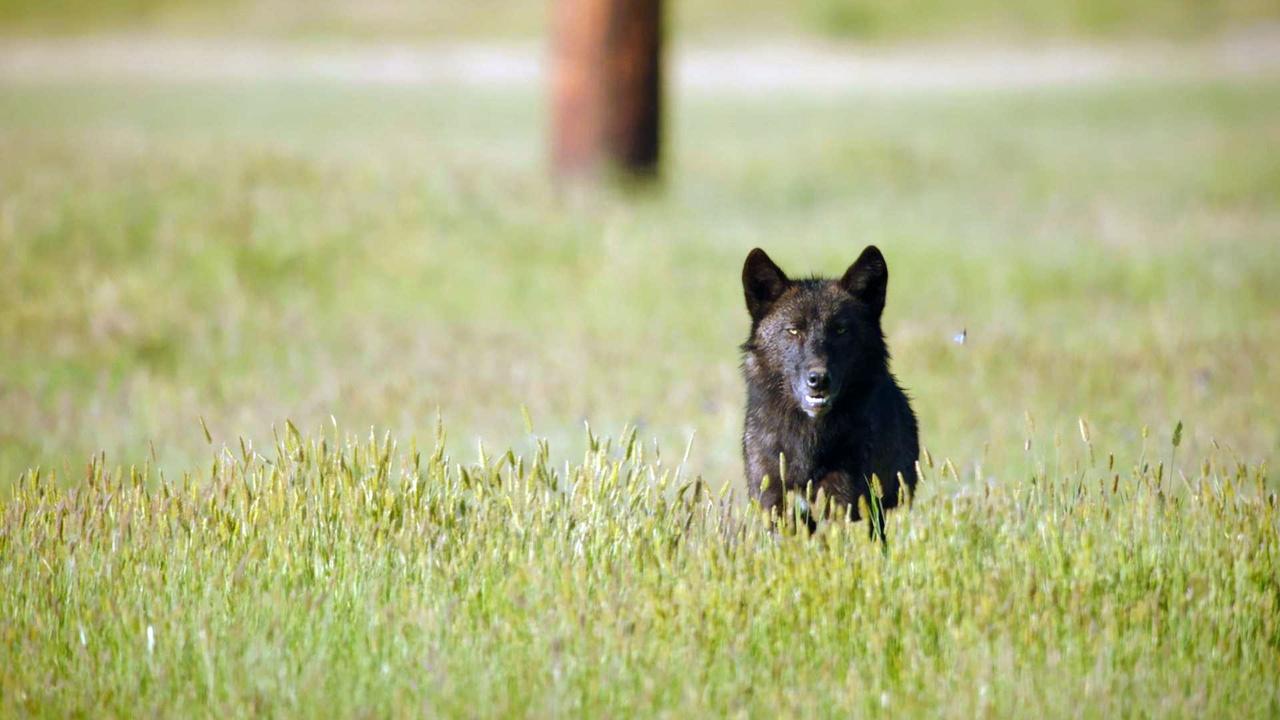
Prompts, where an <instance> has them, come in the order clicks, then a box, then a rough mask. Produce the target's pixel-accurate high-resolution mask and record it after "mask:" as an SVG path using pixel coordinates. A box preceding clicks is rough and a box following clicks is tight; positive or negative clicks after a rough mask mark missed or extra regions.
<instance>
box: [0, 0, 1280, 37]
mask: <svg viewBox="0 0 1280 720" xmlns="http://www.w3.org/2000/svg"><path fill="white" fill-rule="evenodd" d="M550 7H552V5H551V3H549V2H541V1H538V2H530V1H529V0H470V1H469V2H451V1H450V0H379V1H378V2H360V1H359V0H48V1H46V2H33V1H32V0H0V36H4V35H25V34H32V33H35V34H43V33H60V34H77V33H85V32H102V31H108V32H118V31H127V32H157V31H158V32H164V33H182V34H196V35H208V34H227V33H235V34H248V35H258V36H270V37H282V36H283V37H295V38H298V37H309V38H316V37H328V38H333V37H344V38H378V39H387V38H389V37H395V38H399V39H402V40H413V39H424V38H446V39H456V38H459V37H469V38H493V37H505V38H530V37H539V36H541V34H542V33H543V32H544V31H545V30H546V28H547V26H548V25H549V16H550V11H549V8H550ZM666 13H667V17H668V19H669V22H670V29H671V31H672V33H673V35H674V36H675V37H677V38H681V39H689V38H703V39H706V38H721V39H723V38H732V37H741V36H742V35H743V34H748V35H760V36H769V37H776V36H777V35H778V34H779V33H783V34H787V35H814V34H816V35H821V36H826V37H836V38H855V39H859V40H864V41H886V40H887V41H893V40H902V39H925V38H930V39H936V38H948V39H952V38H962V39H963V38H975V37H981V38H990V37H992V36H998V37H1002V38H1005V39H1006V40H1008V39H1015V40H1020V41H1026V40H1027V39H1030V38H1039V39H1044V38H1056V39H1064V38H1076V39H1079V38H1115V37H1133V38H1147V39H1150V38H1162V39H1172V40H1188V39H1195V38H1203V37H1205V36H1211V35H1213V34H1215V33H1219V32H1222V31H1230V30H1234V29H1239V28H1242V27H1246V26H1248V25H1249V24H1251V23H1257V22H1267V21H1270V22H1275V21H1276V20H1278V19H1280V7H1277V5H1276V3H1275V2H1273V1H1272V0H1215V1H1214V2H1203V1H1202V0H1124V1H1123V2H1113V1H1112V0H1023V1H1022V2H1019V3H1004V2H998V1H997V0H912V1H911V2H901V1H900V0H682V1H681V2H668V3H667V4H666Z"/></svg>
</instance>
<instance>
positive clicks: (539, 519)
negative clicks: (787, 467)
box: [0, 423, 1280, 718]
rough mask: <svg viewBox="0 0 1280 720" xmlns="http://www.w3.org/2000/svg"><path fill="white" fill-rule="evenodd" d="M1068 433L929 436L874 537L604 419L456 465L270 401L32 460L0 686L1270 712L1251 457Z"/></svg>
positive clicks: (525, 710) (208, 703) (107, 695)
mask: <svg viewBox="0 0 1280 720" xmlns="http://www.w3.org/2000/svg"><path fill="white" fill-rule="evenodd" d="M1081 433H1082V435H1083V438H1084V440H1085V441H1086V443H1087V445H1086V444H1081V442H1080V441H1079V440H1076V441H1075V442H1074V443H1073V447H1071V448H1068V449H1067V455H1069V456H1070V457H1072V458H1073V460H1072V461H1071V463H1070V467H1068V466H1066V465H1063V466H1060V467H1056V468H1049V467H1047V463H1046V462H1045V461H1046V456H1045V454H1043V453H1040V452H1038V451H1036V450H1034V449H1032V450H1030V451H1028V453H1027V467H1028V470H1027V471H1026V473H1025V474H1024V475H1021V476H1020V477H1019V481H1018V482H1006V483H993V482H988V481H986V480H985V479H984V478H981V477H966V476H964V475H961V474H960V473H959V472H958V471H957V470H956V468H955V467H954V466H953V465H952V464H950V463H943V464H942V465H941V466H939V467H933V462H932V460H931V459H930V458H928V457H926V458H925V459H924V461H923V464H922V465H923V466H922V469H923V471H924V476H925V477H924V480H923V483H922V486H921V488H922V492H921V493H920V496H919V498H918V499H917V501H916V502H915V504H914V507H912V508H911V509H910V510H908V511H901V512H895V513H892V514H891V516H890V522H889V526H888V544H887V546H886V548H885V551H884V552H881V549H880V548H879V547H878V546H877V544H876V543H875V542H874V541H871V540H869V539H868V537H867V533H866V531H865V529H864V528H863V527H862V525H861V524H857V525H848V524H845V523H843V522H833V523H828V524H826V525H825V526H823V527H822V528H821V529H820V530H819V532H818V533H817V534H816V535H815V536H812V537H810V536H808V535H807V534H801V535H793V534H790V533H788V532H786V531H785V527H786V526H785V525H784V526H781V527H783V528H784V530H783V531H779V532H771V531H770V530H769V527H768V523H766V522H765V521H764V519H763V518H761V517H760V516H759V514H758V512H756V511H755V510H754V509H752V508H751V507H750V506H746V505H743V504H741V503H739V502H734V501H733V496H734V495H735V494H736V490H735V488H734V487H733V485H734V483H733V482H731V481H726V482H724V483H723V484H722V485H720V486H717V485H715V484H711V483H708V482H706V481H705V480H704V479H703V478H701V477H698V476H696V474H695V473H694V472H693V470H692V469H691V468H689V467H687V466H684V465H683V464H682V463H681V462H679V460H678V458H672V457H670V456H665V457H664V456H661V455H660V454H659V453H658V452H657V450H656V448H652V447H649V446H648V445H647V444H646V443H645V442H643V441H642V440H641V439H639V438H638V437H637V435H636V434H635V433H634V432H631V433H629V434H627V435H626V436H624V437H622V438H621V439H620V440H619V441H617V442H611V441H609V440H606V439H601V438H599V437H595V436H593V435H588V439H587V449H586V451H585V453H584V455H583V457H582V458H581V459H580V460H578V461H576V462H565V463H558V462H556V461H554V460H553V459H552V458H553V457H554V456H555V455H554V453H553V452H552V450H551V449H550V447H549V446H548V445H547V443H546V441H545V440H541V439H536V438H535V439H531V440H530V441H529V445H528V446H527V447H526V448H524V449H523V451H522V452H520V453H517V452H516V451H513V450H486V449H485V448H483V447H481V448H479V449H478V451H477V453H478V457H477V458H476V459H475V460H472V461H464V460H460V459H457V458H453V457H450V456H449V455H448V454H447V453H446V452H445V450H444V448H445V444H444V442H443V437H442V434H443V429H439V430H438V431H437V437H436V440H435V442H434V443H433V444H432V446H431V447H423V448H418V447H415V446H413V444H412V443H410V444H408V445H407V446H402V445H399V444H398V443H397V441H396V440H394V439H392V438H391V437H390V436H386V435H384V436H376V435H370V436H369V437H367V438H364V439H360V438H357V437H354V436H343V435H340V434H339V433H338V432H337V429H336V428H334V429H333V430H330V431H326V432H320V433H317V434H314V435H303V434H302V433H300V432H299V431H297V430H296V429H295V428H294V427H293V425H292V424H288V425H286V426H285V427H284V428H282V430H281V431H280V432H279V433H278V434H277V437H276V439H275V441H274V444H273V445H272V446H271V447H268V448H263V449H257V448H254V447H251V446H249V445H247V444H245V443H243V442H241V443H237V444H235V445H232V446H230V447H224V448H222V449H221V450H219V451H218V452H217V454H216V455H215V456H214V459H213V461H212V463H211V464H210V466H209V467H208V468H207V469H206V470H203V471H199V472H197V473H194V474H184V475H183V476H182V477H173V476H168V477H166V476H164V475H163V473H157V472H156V471H155V470H153V469H151V468H148V467H146V466H145V465H144V466H143V467H140V468H139V467H131V468H127V469H125V468H116V469H114V470H112V469H109V468H107V467H105V466H104V465H103V463H102V462H101V461H100V460H94V461H91V462H90V463H89V464H88V466H87V467H86V468H85V469H84V470H83V472H82V473H79V474H78V476H77V477H75V478H55V477H52V476H50V475H48V474H40V473H30V474H27V475H25V476H24V477H23V478H22V479H21V480H20V481H19V482H18V483H17V485H16V487H14V488H12V490H13V492H12V493H11V494H10V495H8V496H7V497H6V498H5V499H4V500H3V504H0V530H2V532H0V577H2V578H3V583H0V633H2V634H3V640H4V642H3V643H0V668H3V670H0V712H3V714H4V715H6V716H25V715H36V716H58V717H65V716H68V715H83V714H93V715H104V714H105V715H108V716H136V715H139V714H142V715H148V716H165V715H182V716H206V715H208V716H226V715H244V714H255V715H257V714H266V715H277V714H284V715H296V716H316V715H322V716H361V715H377V716H412V715H422V714H426V715H432V716H434V715H441V716H517V717H524V716H535V717H541V716H564V715H572V716H590V717H600V716H615V717H616V716H634V715H645V716H651V715H667V714H671V715H678V716H691V715H699V716H700V715H716V716H720V715H735V716H739V715H740V716H753V717H754V716H771V715H776V714H782V715H788V716H800V715H803V716H817V717H850V716H867V717H890V716H901V715H904V714H905V715H928V716H943V717H966V718H967V717H975V716H985V717H1026V716H1028V715H1034V716H1037V717H1100V718H1101V717H1118V716H1129V715H1159V716H1166V717H1205V716H1214V717H1227V716H1230V717H1258V718H1263V717H1274V716H1275V714H1276V713H1277V712H1280V683H1278V682H1277V675H1276V668H1277V665H1278V664H1280V572H1278V571H1280V567H1278V566H1277V565H1278V561H1280V510H1277V508H1276V497H1275V493H1274V491H1269V490H1268V489H1267V488H1266V484H1265V473H1266V471H1265V470H1264V469H1263V468H1260V467H1251V466H1247V465H1244V464H1241V463H1238V462H1236V461H1233V460H1231V459H1230V458H1229V457H1227V456H1225V455H1224V453H1220V452H1215V453H1214V454H1212V455H1210V456H1208V457H1205V458H1203V462H1200V459H1198V458H1197V459H1195V460H1194V461H1193V462H1186V461H1184V460H1181V459H1177V458H1175V457H1174V456H1173V453H1174V451H1175V448H1174V447H1173V446H1171V445H1169V444H1167V436H1166V437H1165V439H1164V440H1163V441H1159V442H1157V441H1155V440H1154V439H1153V440H1152V443H1151V447H1150V454H1149V456H1148V457H1145V458H1143V459H1141V460H1140V462H1139V463H1137V464H1135V465H1133V466H1120V465H1117V464H1116V463H1115V461H1114V459H1108V458H1106V457H1103V453H1102V449H1101V448H1098V449H1097V452H1095V448H1094V445H1093V441H1092V439H1091V438H1090V436H1089V430H1088V429H1087V426H1086V425H1085V424H1083V423H1082V424H1081ZM1175 442H1176V440H1175ZM1059 450H1061V448H1060V449H1059ZM1184 467H1185V470H1184V469H1183V468H1184Z"/></svg>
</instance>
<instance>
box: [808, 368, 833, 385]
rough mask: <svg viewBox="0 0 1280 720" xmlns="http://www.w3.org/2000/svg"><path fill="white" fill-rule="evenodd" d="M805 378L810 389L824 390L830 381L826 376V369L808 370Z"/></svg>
mask: <svg viewBox="0 0 1280 720" xmlns="http://www.w3.org/2000/svg"><path fill="white" fill-rule="evenodd" d="M805 380H806V381H807V382H808V383H809V388H810V389H812V390H826V389H827V385H828V383H829V382H830V378H829V377H828V376H827V371H826V370H825V369H821V370H810V371H809V374H808V376H806V377H805Z"/></svg>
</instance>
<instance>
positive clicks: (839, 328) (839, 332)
mask: <svg viewBox="0 0 1280 720" xmlns="http://www.w3.org/2000/svg"><path fill="white" fill-rule="evenodd" d="M835 332H836V334H837V335H843V334H845V333H847V332H849V328H848V326H846V325H837V326H835Z"/></svg>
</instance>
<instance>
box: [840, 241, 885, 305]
mask: <svg viewBox="0 0 1280 720" xmlns="http://www.w3.org/2000/svg"><path fill="white" fill-rule="evenodd" d="M888 285H889V266H888V265H886V264H885V262H884V256H883V255H881V254H880V250H879V249H878V248H876V246H875V245H868V246H867V249H866V250H863V251H862V254H861V255H859V256H858V259H857V260H855V261H854V263H853V264H852V265H850V266H849V269H848V270H846V271H845V272H844V277H842V278H840V286H841V287H843V288H844V289H845V290H846V291H848V293H849V294H850V295H852V296H854V297H856V298H858V299H859V300H861V301H862V302H863V304H865V305H866V306H867V307H868V308H869V309H870V310H871V312H872V314H874V315H875V316H876V317H880V313H881V312H883V311H884V293H885V289H886V288H887V287H888Z"/></svg>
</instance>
